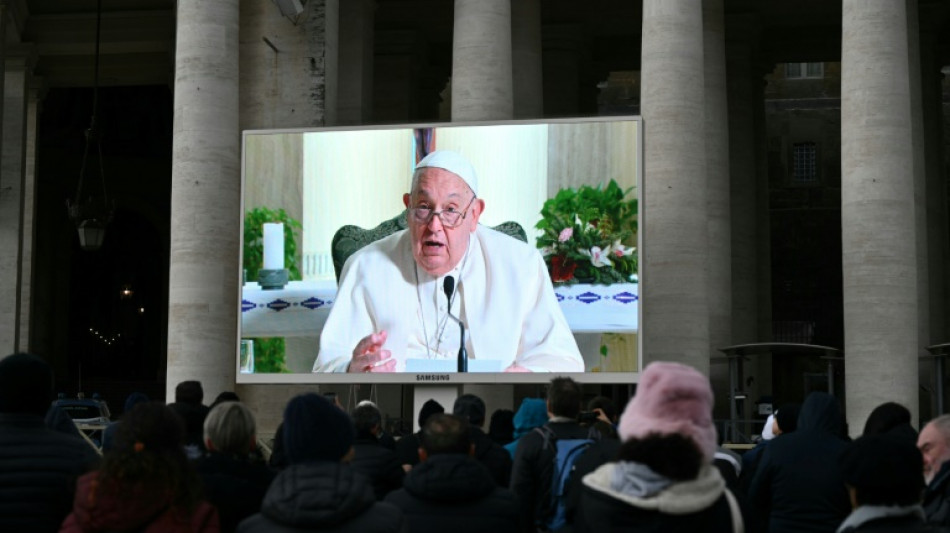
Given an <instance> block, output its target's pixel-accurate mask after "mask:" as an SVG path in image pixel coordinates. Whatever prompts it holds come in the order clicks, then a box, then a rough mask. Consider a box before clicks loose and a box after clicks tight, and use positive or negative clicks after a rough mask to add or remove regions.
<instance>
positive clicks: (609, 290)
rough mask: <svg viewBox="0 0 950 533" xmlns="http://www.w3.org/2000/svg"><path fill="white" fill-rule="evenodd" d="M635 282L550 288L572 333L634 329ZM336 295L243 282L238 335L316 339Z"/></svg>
mask: <svg viewBox="0 0 950 533" xmlns="http://www.w3.org/2000/svg"><path fill="white" fill-rule="evenodd" d="M639 288H640V286H639V284H637V283H619V284H614V285H586V284H577V285H571V286H563V287H555V289H554V293H555V295H556V296H557V299H558V303H560V305H561V310H562V311H564V317H565V318H566V319H567V323H568V324H569V325H570V326H571V331H573V332H574V333H637V331H639V306H638V303H639V298H640V290H639ZM335 299H336V281H334V280H321V281H291V282H289V283H288V284H287V286H286V287H284V288H283V289H278V290H261V288H260V286H258V284H257V283H250V282H249V283H246V284H245V285H244V290H243V291H242V294H241V337H243V338H248V337H317V336H319V335H320V331H322V330H323V325H324V324H325V323H326V321H327V316H328V315H329V314H330V308H331V307H333V301H334V300H335Z"/></svg>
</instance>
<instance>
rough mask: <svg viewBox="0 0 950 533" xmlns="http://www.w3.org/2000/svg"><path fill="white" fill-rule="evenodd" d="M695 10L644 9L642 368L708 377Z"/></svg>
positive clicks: (701, 85)
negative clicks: (678, 369)
mask: <svg viewBox="0 0 950 533" xmlns="http://www.w3.org/2000/svg"><path fill="white" fill-rule="evenodd" d="M703 59H704V55H703V13H702V6H701V4H699V3H698V2H691V1H687V0H644V2H643V45H642V60H641V80H642V85H641V110H642V116H643V144H644V180H643V181H644V184H645V187H644V188H645V191H644V199H645V207H644V210H643V212H644V217H645V218H644V232H645V233H644V238H643V250H644V253H643V265H642V267H641V268H642V269H643V271H642V279H643V280H644V282H643V302H644V306H645V309H646V310H647V312H646V313H644V316H643V356H644V363H648V362H650V361H656V360H665V361H678V362H681V363H685V364H688V365H691V366H694V367H696V368H697V369H698V370H700V371H701V372H703V373H705V374H708V373H709V355H710V354H709V303H708V302H709V283H708V281H707V274H706V262H707V259H708V249H707V244H708V243H707V232H706V231H707V230H706V228H707V222H708V217H707V202H708V198H707V180H706V152H705V130H704V127H703V125H704V124H705V118H704V117H705V112H704V106H705V101H706V99H705V98H706V96H705V82H704V79H703V78H704V77H705V76H704V75H703V72H704V70H705V68H704V65H703Z"/></svg>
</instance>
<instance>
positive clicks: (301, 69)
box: [169, 0, 373, 436]
mask: <svg viewBox="0 0 950 533" xmlns="http://www.w3.org/2000/svg"><path fill="white" fill-rule="evenodd" d="M372 7H373V2H372V1H370V0H348V1H346V2H343V3H342V5H341V3H340V2H339V0H310V1H308V2H307V3H306V6H305V8H304V11H303V12H302V13H300V15H298V16H297V18H296V19H295V20H290V19H288V18H287V17H284V16H282V15H281V14H280V10H279V9H278V8H277V6H276V5H274V4H273V3H272V2H259V1H256V0H242V1H241V6H240V44H239V48H240V54H239V55H240V68H239V70H240V91H239V92H240V106H239V111H238V113H239V124H240V130H245V129H268V128H306V127H316V126H325V125H330V124H333V123H334V121H337V120H360V121H362V120H364V119H366V120H368V115H366V114H367V113H368V112H370V111H371V109H372V107H371V106H370V107H366V105H367V101H366V93H369V94H370V95H371V94H372V85H371V80H372V69H373V62H372V48H373V47H372V42H373V38H372V28H373V24H372V20H373V18H372ZM341 9H344V10H345V13H341V12H340V10H341ZM351 9H352V10H353V11H350V10H351ZM360 10H363V12H362V14H361V13H360ZM350 17H354V19H353V20H350ZM361 17H362V18H361ZM344 21H345V22H346V23H348V24H353V25H354V26H355V27H351V28H350V29H349V30H344V29H343V28H341V27H340V24H341V22H344ZM350 31H353V32H355V33H353V34H350ZM361 32H362V33H361ZM366 32H369V34H368V35H367V33H366ZM341 37H344V38H345V39H346V41H345V42H346V43H349V44H350V45H353V47H355V48H347V47H346V46H344V47H343V49H341V48H340V44H341V43H340V39H341ZM351 37H352V39H351ZM348 53H353V54H355V57H352V58H350V59H344V60H343V61H339V60H338V55H339V54H348ZM367 54H368V55H369V58H368V59H367V58H366V57H365V56H366V55H367ZM348 57H349V56H348ZM349 61H354V62H355V63H354V64H350V63H349ZM364 61H368V63H366V64H364V63H363V62H364ZM341 63H344V64H345V66H344V65H341ZM341 67H343V68H342V73H343V75H342V76H341ZM367 75H369V77H368V78H367V77H366V76H367ZM338 84H340V85H339V88H340V89H341V90H340V91H338V90H337V89H338ZM354 84H355V85H354ZM356 93H361V94H356ZM337 95H339V97H340V98H343V99H342V100H337ZM350 97H352V98H350ZM346 98H350V99H349V100H347V99H346ZM370 101H371V98H370ZM351 106H355V107H351ZM338 109H339V111H340V112H341V113H342V115H340V117H348V118H337V110H338ZM296 155H298V156H301V155H300V154H299V153H296ZM301 157H302V156H301ZM237 165H238V168H240V167H239V165H240V161H239V160H238V162H237ZM238 180H239V178H238ZM298 185H299V184H298ZM282 201H284V202H285V204H284V206H283V207H284V208H285V209H286V210H287V212H288V213H290V214H291V215H292V216H294V217H297V218H299V216H300V213H301V212H302V210H303V204H302V200H301V199H300V198H299V196H298V197H297V203H296V204H293V205H288V204H287V203H286V201H287V200H286V199H283V200H282ZM240 216H241V214H240V210H239V208H238V207H237V206H236V207H235V209H234V214H233V218H232V220H233V221H237V220H239V218H238V217H240ZM238 246H240V240H239V241H238ZM236 253H237V252H236ZM229 260H230V261H232V264H233V268H234V270H235V272H236V271H237V268H238V267H237V261H238V256H237V255H234V257H233V259H229ZM234 288H237V285H235V286H234ZM233 320H234V321H235V323H236V321H237V320H238V318H237V311H236V308H235V314H234V317H233ZM234 331H235V333H236V331H237V330H236V329H235V330H234ZM234 336H235V335H234V334H232V337H234ZM286 342H287V351H288V352H300V351H303V350H304V349H306V348H309V347H310V346H311V343H310V342H309V339H304V338H295V337H288V338H287V339H286ZM312 349H315V348H312ZM313 356H316V352H315V351H313ZM230 357H231V359H228V360H227V362H228V365H230V366H229V367H228V368H229V369H232V370H231V372H232V376H233V367H234V359H233V357H234V355H233V348H232V355H231V356H230ZM311 362H312V360H311ZM169 386H173V383H172V382H171V378H169ZM230 387H231V388H232V389H233V390H235V392H237V393H238V395H239V396H240V397H241V400H242V401H243V402H244V403H245V404H247V405H248V407H249V408H250V409H251V411H252V412H253V413H254V416H255V418H256V419H257V425H258V428H259V433H260V434H261V435H264V436H266V435H268V434H271V433H272V432H273V431H274V430H275V429H276V428H277V426H278V424H280V421H281V419H282V416H283V411H284V407H286V405H287V402H288V401H289V400H290V399H291V398H293V397H294V396H296V395H298V394H302V393H305V392H317V391H319V392H326V391H328V390H333V389H332V388H330V387H327V386H325V385H321V386H318V385H314V384H307V385H296V384H281V385H240V386H235V385H234V381H233V378H232V381H231V384H230ZM340 390H341V391H343V392H345V389H340ZM206 396H208V393H207V391H206ZM212 397H213V396H212ZM341 397H342V398H343V399H345V398H346V395H345V394H342V393H341Z"/></svg>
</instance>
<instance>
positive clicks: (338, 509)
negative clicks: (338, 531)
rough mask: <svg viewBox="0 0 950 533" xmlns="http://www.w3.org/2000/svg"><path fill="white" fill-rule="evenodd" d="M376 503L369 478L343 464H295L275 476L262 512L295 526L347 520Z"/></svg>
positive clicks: (309, 525) (302, 526) (325, 524)
mask: <svg viewBox="0 0 950 533" xmlns="http://www.w3.org/2000/svg"><path fill="white" fill-rule="evenodd" d="M374 503H376V496H375V495H374V493H373V486H372V484H371V483H370V481H369V479H368V478H366V477H365V476H363V475H362V474H360V473H358V472H356V471H355V470H353V469H352V468H350V467H349V466H348V465H344V464H340V463H327V462H316V463H304V464H297V465H292V466H290V467H288V468H286V469H285V470H284V471H282V472H281V473H280V474H278V475H277V477H276V478H275V479H274V482H273V483H272V484H271V486H270V489H269V490H268V491H267V495H266V496H265V497H264V502H263V503H262V504H261V514H263V515H264V516H266V517H268V518H269V519H271V520H273V521H275V522H277V523H280V524H286V525H290V526H294V527H301V528H314V527H317V526H319V527H327V526H332V525H334V524H339V523H342V522H346V521H348V520H350V519H351V518H353V517H355V516H357V515H359V514H361V513H363V512H364V511H365V510H366V509H367V508H368V507H370V506H371V505H373V504H374Z"/></svg>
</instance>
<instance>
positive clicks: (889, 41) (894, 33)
mask: <svg viewBox="0 0 950 533" xmlns="http://www.w3.org/2000/svg"><path fill="white" fill-rule="evenodd" d="M842 20H843V31H842V41H841V57H842V59H841V182H842V183H841V231H842V253H843V257H842V266H843V270H844V328H845V349H844V355H845V393H846V398H847V417H848V423H849V426H850V427H851V428H852V430H853V431H857V430H858V429H856V428H861V427H863V424H864V421H865V420H866V419H867V415H868V414H869V413H870V412H871V410H872V409H873V408H874V407H876V406H877V405H879V404H880V403H882V402H884V401H888V400H890V401H896V402H898V403H900V404H903V405H904V406H906V407H908V408H909V409H910V410H911V413H912V415H913V416H912V419H916V418H917V410H918V400H917V355H918V349H919V346H918V343H919V339H918V331H917V324H918V310H917V298H918V292H917V275H918V272H917V268H918V262H919V261H918V255H917V240H916V234H917V231H916V227H915V218H916V209H915V203H914V196H915V194H914V193H915V185H914V174H915V158H914V127H913V126H914V125H913V120H912V115H913V110H912V103H913V101H914V99H915V97H914V96H913V95H912V94H911V87H912V86H913V84H912V83H911V77H910V72H909V63H910V62H909V60H908V58H909V54H910V51H911V50H912V49H913V48H914V47H913V46H911V45H910V40H911V39H916V38H917V36H916V34H914V35H909V32H908V27H909V23H908V13H907V3H905V2H892V1H890V0H844V2H843V12H842Z"/></svg>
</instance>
